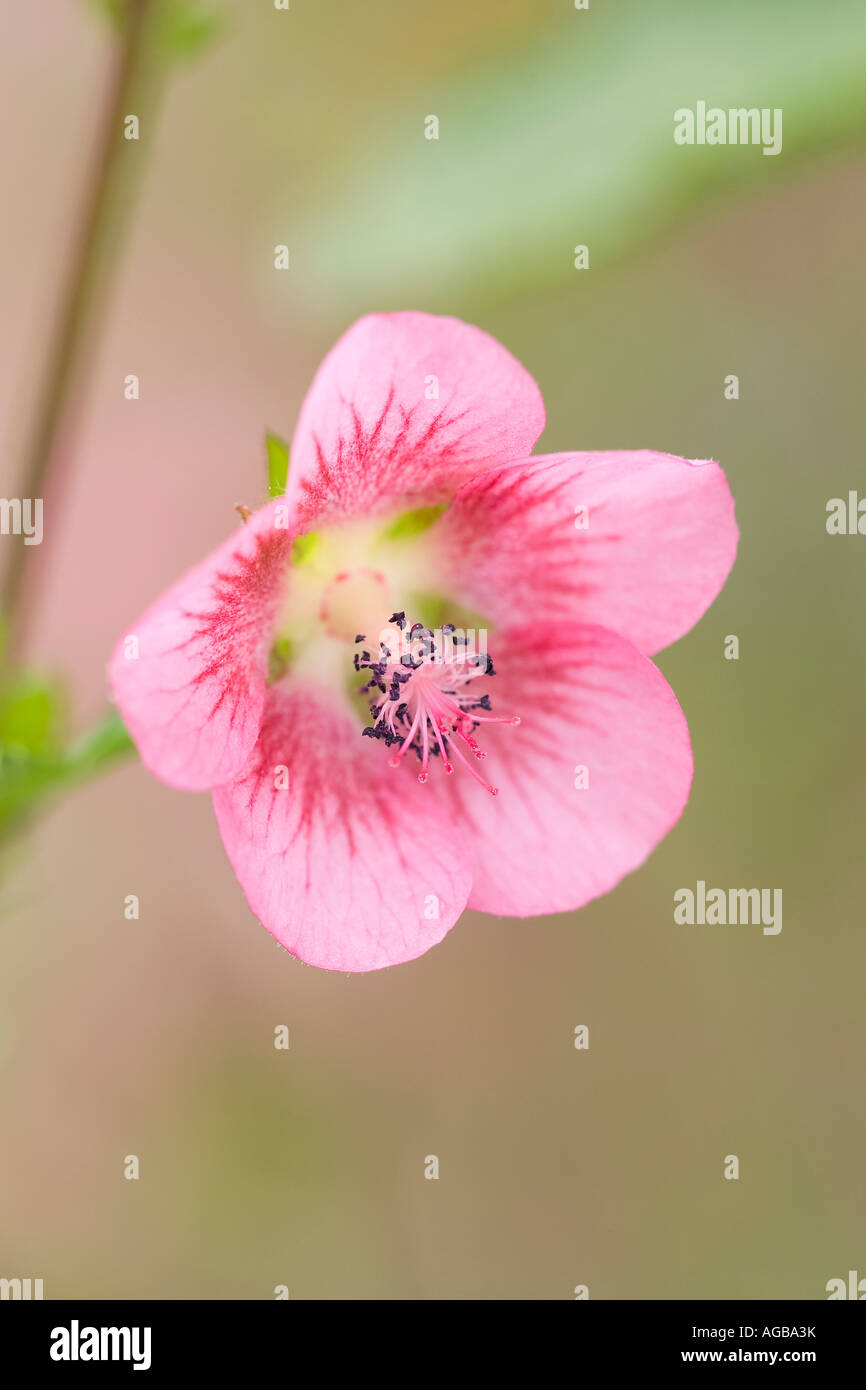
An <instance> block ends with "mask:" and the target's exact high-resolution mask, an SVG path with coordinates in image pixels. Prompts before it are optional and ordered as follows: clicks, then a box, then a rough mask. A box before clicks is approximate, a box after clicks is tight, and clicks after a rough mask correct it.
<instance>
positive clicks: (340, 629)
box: [318, 566, 394, 642]
mask: <svg viewBox="0 0 866 1390" xmlns="http://www.w3.org/2000/svg"><path fill="white" fill-rule="evenodd" d="M389 589H390V585H389V584H388V580H387V579H386V577H385V575H384V574H383V573H382V571H381V570H375V569H370V568H368V567H367V566H363V567H359V568H358V569H355V570H341V571H340V573H339V574H335V575H334V578H333V579H332V580H331V582H330V584H328V585H327V587H326V588H325V590H324V592H323V594H322V599H321V603H320V604H319V615H318V616H319V621H320V622H321V623H322V625H323V626H324V628H325V631H326V632H327V633H328V636H329V637H342V638H343V639H344V640H345V641H347V642H351V640H352V638H353V637H354V635H355V633H356V632H357V631H358V619H359V617H360V618H361V626H362V627H364V626H372V625H374V624H375V625H376V626H378V624H379V623H380V622H382V620H383V618H384V616H385V614H386V613H387V612H388V606H387V605H388V594H389ZM393 601H394V600H393V599H392V600H391V602H392V603H393Z"/></svg>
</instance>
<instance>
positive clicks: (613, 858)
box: [449, 625, 692, 917]
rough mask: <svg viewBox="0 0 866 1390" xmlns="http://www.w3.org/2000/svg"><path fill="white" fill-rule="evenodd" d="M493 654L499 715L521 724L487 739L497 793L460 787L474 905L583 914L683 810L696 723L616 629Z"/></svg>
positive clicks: (577, 632) (461, 783)
mask: <svg viewBox="0 0 866 1390" xmlns="http://www.w3.org/2000/svg"><path fill="white" fill-rule="evenodd" d="M494 655H495V666H496V671H497V676H496V679H495V680H493V681H492V682H491V686H490V691H491V699H492V702H493V709H494V713H495V714H497V715H515V714H516V715H519V716H520V719H521V723H520V725H519V726H518V727H516V728H513V727H511V728H510V727H508V726H505V725H497V724H483V725H482V726H481V728H480V730H479V731H478V732H477V735H476V736H477V738H478V740H479V742H480V743H481V745H482V747H484V748H485V749H486V751H487V752H488V754H489V756H488V758H487V760H486V761H485V763H484V764H483V771H484V775H485V777H487V778H488V779H489V780H490V781H491V782H492V783H493V784H494V785H495V786H496V787H497V788H498V795H497V796H496V797H492V796H491V795H490V794H489V792H487V791H485V790H484V788H483V787H480V786H479V785H478V784H477V783H476V782H473V781H470V780H469V779H467V778H460V777H459V776H458V771H455V773H454V776H453V778H451V779H449V782H450V785H449V791H450V792H451V795H452V797H453V798H454V799H455V801H456V802H457V805H456V807H455V817H456V818H459V820H460V821H461V823H462V825H463V831H464V833H465V834H466V835H467V837H468V838H469V840H470V842H471V844H472V846H473V854H474V884H473V889H472V893H471V895H470V898H469V906H470V907H473V908H479V909H480V910H481V911H482V912H497V913H502V914H505V915H508V916H516V917H524V916H531V915H534V914H536V913H545V912H564V911H567V910H570V909H572V908H577V907H581V906H582V905H583V904H584V903H586V902H589V901H590V899H592V898H596V897H598V896H599V894H601V893H606V892H608V890H609V889H611V888H613V887H614V885H615V884H616V883H618V882H619V880H620V879H621V878H622V877H623V875H624V874H627V873H629V872H630V871H631V870H632V869H635V868H637V866H638V865H639V864H642V863H643V861H644V860H645V859H646V857H647V855H648V854H649V853H650V851H651V850H652V849H654V848H655V846H656V845H657V844H658V843H659V841H660V840H661V839H662V838H663V837H664V836H665V835H666V834H667V832H668V831H669V830H670V828H671V826H673V825H675V824H676V822H677V820H678V819H679V817H680V815H681V814H682V811H683V808H684V806H685V804H686V802H687V800H688V795H689V788H690V786H691V779H692V752H691V744H690V740H689V731H688V726H687V724H686V720H685V716H684V714H683V712H682V710H681V709H680V707H679V705H678V703H677V700H676V696H675V695H674V693H673V691H672V690H671V688H670V686H669V685H668V684H667V681H666V680H665V679H664V676H663V675H662V674H661V672H660V671H659V670H658V668H657V667H656V666H654V665H653V663H652V662H651V661H650V660H649V658H648V657H646V656H644V655H642V653H640V652H639V651H638V650H637V648H636V647H633V646H632V645H631V643H630V642H626V641H625V640H624V639H623V638H621V637H619V636H618V635H617V634H616V633H612V632H609V631H607V630H606V629H605V628H601V627H576V628H571V627H568V628H564V627H563V626H561V625H559V626H556V627H554V628H550V627H547V628H544V627H542V626H541V625H535V626H534V627H530V626H527V627H524V628H513V629H509V630H508V631H507V632H504V633H500V634H499V635H498V636H497V637H496V639H495V648H494ZM581 769H586V772H585V774H584V773H582V772H581ZM583 780H587V781H588V786H586V787H581V786H580V785H576V783H577V784H580V783H581V782H582V781H583Z"/></svg>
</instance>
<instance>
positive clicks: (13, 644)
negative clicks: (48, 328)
mask: <svg viewBox="0 0 866 1390" xmlns="http://www.w3.org/2000/svg"><path fill="white" fill-rule="evenodd" d="M151 6H152V0H126V6H125V14H124V23H123V27H122V30H121V34H120V39H119V44H118V49H117V53H116V55H115V60H114V71H113V74H112V79H111V86H110V90H109V94H108V99H107V101H106V104H105V110H104V114H103V117H102V121H101V125H100V128H99V131H98V133H97V136H96V140H95V155H94V161H93V167H92V171H91V175H90V180H89V183H88V186H87V190H86V193H85V198H84V206H83V210H82V216H81V221H80V224H79V229H78V234H77V238H76V241H75V246H74V249H73V251H72V254H71V256H70V260H69V269H68V273H67V278H66V282H65V285H64V288H63V292H62V298H61V302H60V305H59V308H58V312H57V318H56V330H55V333H54V337H53V339H52V341H51V343H50V345H49V348H48V352H47V354H46V358H45V366H44V370H43V375H42V380H41V384H40V386H39V388H38V391H37V399H36V406H35V411H34V416H33V422H32V425H31V428H30V432H29V436H28V438H27V442H26V445H25V453H24V464H23V469H22V474H21V479H22V480H21V494H20V495H21V496H22V497H31V498H37V497H43V496H44V493H45V491H46V488H47V487H48V484H49V481H50V475H51V473H52V468H53V467H54V465H55V464H56V460H57V457H58V454H59V452H60V430H61V426H62V425H63V422H64V418H65V415H66V407H67V404H68V401H69V394H70V387H71V385H72V381H73V378H74V376H75V375H76V373H77V371H78V367H79V360H80V357H81V349H82V346H83V343H84V338H85V335H86V331H87V328H88V324H89V320H90V317H91V309H92V307H93V301H94V298H95V295H96V291H97V289H102V288H103V286H104V282H105V279H106V271H107V268H108V267H107V263H108V262H109V261H110V259H111V256H110V255H109V254H108V253H109V250H112V251H113V250H115V249H116V244H115V246H112V247H109V238H108V235H107V233H108V231H109V227H110V224H111V221H112V216H111V212H112V208H113V207H114V205H115V203H116V198H115V193H116V189H117V186H118V183H119V181H120V178H121V174H122V172H123V169H124V166H126V167H127V168H128V166H129V165H132V164H137V165H140V163H141V152H140V146H138V145H137V144H135V143H133V142H130V141H127V140H125V139H124V133H123V122H124V117H125V116H126V115H128V114H131V113H132V112H133V111H135V113H136V114H139V116H140V112H138V111H137V110H136V108H135V107H134V106H133V105H132V102H133V100H134V98H135V97H136V96H137V90H138V82H139V76H140V70H141V66H142V63H141V60H142V56H143V53H144V50H145V47H146V43H145V37H146V30H147V19H148V14H149V11H150V9H151ZM54 481H56V480H54ZM7 553H8V559H7V564H6V570H5V573H4V575H3V582H2V587H0V612H2V614H3V617H4V620H5V624H6V633H5V640H4V642H3V644H2V651H0V662H2V663H3V664H4V665H5V664H10V665H11V664H13V663H14V661H15V659H16V657H17V656H18V654H19V651H20V647H21V643H22V639H23V636H24V627H25V622H24V619H25V612H26V609H27V604H28V588H29V584H30V583H31V582H32V581H30V580H29V578H28V576H26V574H25V569H24V561H25V558H26V557H27V554H28V552H27V551H25V549H24V546H23V545H21V544H18V545H10V546H9V547H8V552H7Z"/></svg>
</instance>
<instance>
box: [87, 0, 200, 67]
mask: <svg viewBox="0 0 866 1390" xmlns="http://www.w3.org/2000/svg"><path fill="white" fill-rule="evenodd" d="M87 3H88V4H89V6H90V8H91V9H93V10H96V12H97V13H98V14H100V15H102V17H103V18H104V19H107V20H108V21H109V23H110V24H112V25H114V27H115V28H117V29H122V28H123V26H124V24H125V23H126V17H127V14H128V13H129V5H128V0H87ZM151 9H152V11H153V15H152V18H151V19H150V21H149V23H150V25H151V35H152V43H153V46H154V48H155V50H156V51H157V52H158V53H159V54H161V55H162V56H163V57H165V58H168V59H172V58H181V59H183V58H194V57H196V56H197V55H198V54H199V53H200V52H202V50H203V49H204V48H206V47H207V45H208V44H209V43H210V42H211V41H212V40H213V39H214V38H215V37H216V35H217V34H218V33H219V31H220V29H221V28H222V25H223V21H224V14H223V12H222V11H221V10H220V9H217V8H215V7H214V6H213V5H210V4H206V3H204V0H151Z"/></svg>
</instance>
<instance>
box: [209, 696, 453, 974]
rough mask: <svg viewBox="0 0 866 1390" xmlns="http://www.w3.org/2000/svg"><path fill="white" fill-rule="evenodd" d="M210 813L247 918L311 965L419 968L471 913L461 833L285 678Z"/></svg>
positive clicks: (435, 803) (433, 801) (349, 724)
mask: <svg viewBox="0 0 866 1390" xmlns="http://www.w3.org/2000/svg"><path fill="white" fill-rule="evenodd" d="M286 780H288V786H287V787H286V786H285V785H282V784H284V783H285V782H286ZM213 802H214V810H215V812H216V817H217V822H218V824H219V828H220V834H221V835H222V838H223V844H224V845H225V849H226V853H227V854H228V857H229V860H230V862H231V865H232V867H233V869H234V871H235V873H236V874H237V876H238V879H239V880H240V882H241V886H242V887H243V889H244V892H245V893H246V896H247V901H248V902H249V905H250V907H251V908H252V911H253V912H254V913H255V915H256V916H257V917H258V918H259V920H260V921H261V923H262V924H263V926H265V927H266V928H267V929H268V931H269V932H270V933H271V934H272V935H273V936H275V937H276V939H277V940H278V941H279V942H280V943H281V944H282V945H283V946H285V947H286V949H287V950H289V951H291V952H292V954H293V955H295V956H298V957H299V958H300V959H301V960H302V961H305V962H306V963H307V964H308V965H317V966H321V967H322V968H323V969H326V970H346V971H366V970H379V969H381V968H382V967H383V966H386V965H397V964H399V963H400V962H401V961H407V960H413V959H414V958H415V957H416V956H420V955H423V953H424V952H425V951H428V950H429V949H430V947H431V946H435V945H436V943H437V942H439V941H441V940H442V938H443V936H444V935H445V933H446V932H447V931H448V930H449V929H450V928H451V927H452V926H453V925H454V923H455V922H456V920H457V918H458V917H459V916H460V913H461V912H462V911H463V908H464V906H465V903H466V898H467V895H468V892H469V887H470V883H471V869H470V863H469V854H468V851H467V848H466V843H465V839H464V836H463V833H462V830H461V828H460V827H459V826H456V825H454V824H453V823H452V822H451V821H450V820H449V816H448V811H447V808H445V807H444V806H443V803H442V802H441V801H440V800H439V799H438V798H437V797H435V796H431V795H430V794H429V792H428V789H427V788H425V787H421V786H419V784H418V782H417V780H416V779H415V777H414V776H413V775H412V773H411V772H410V770H409V769H408V768H400V769H394V768H390V767H389V766H388V762H387V758H386V757H384V756H383V750H382V748H380V746H379V745H378V744H375V743H373V742H372V741H371V740H369V739H366V738H363V737H362V736H361V725H360V724H359V723H358V722H357V721H356V720H355V719H354V718H352V717H351V716H350V715H349V714H347V713H345V712H344V711H343V710H342V709H341V708H340V706H338V705H336V704H335V703H333V702H332V701H330V700H329V699H328V698H327V697H326V696H325V695H323V694H322V693H321V691H320V690H319V689H318V688H316V687H313V686H306V685H301V684H299V683H296V682H295V681H293V680H292V679H291V678H290V677H288V678H286V679H284V680H283V681H281V682H280V683H279V684H277V685H275V686H272V687H271V689H270V691H269V693H268V700H267V705H266V709H265V715H264V720H263V724H262V730H261V736H260V738H259V743H258V747H257V750H256V758H255V762H254V763H252V764H251V765H250V767H249V769H248V770H247V772H246V773H245V775H244V776H243V777H242V778H241V779H240V780H239V781H237V782H235V783H233V784H232V785H231V786H225V787H220V788H218V789H217V790H216V791H215V792H214V796H213Z"/></svg>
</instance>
